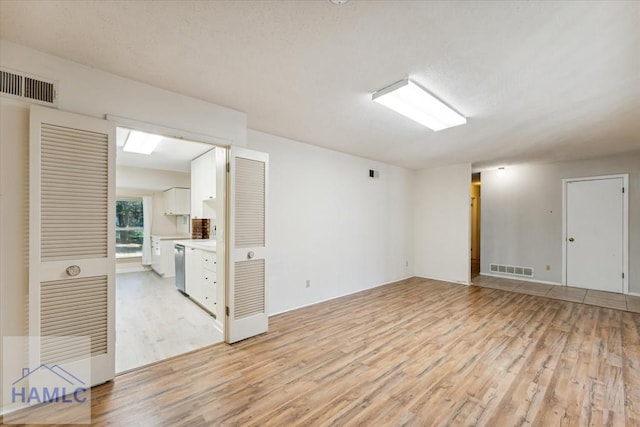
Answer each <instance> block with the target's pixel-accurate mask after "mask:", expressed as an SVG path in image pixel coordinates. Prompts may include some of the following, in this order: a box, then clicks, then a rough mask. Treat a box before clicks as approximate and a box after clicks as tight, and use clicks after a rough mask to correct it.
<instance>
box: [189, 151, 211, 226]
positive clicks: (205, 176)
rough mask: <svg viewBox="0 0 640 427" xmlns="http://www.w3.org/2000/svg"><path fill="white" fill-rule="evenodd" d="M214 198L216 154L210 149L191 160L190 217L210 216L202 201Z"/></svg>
mask: <svg viewBox="0 0 640 427" xmlns="http://www.w3.org/2000/svg"><path fill="white" fill-rule="evenodd" d="M215 198H216V154H215V150H210V151H207V152H206V153H204V154H203V155H201V156H200V157H197V158H195V159H193V160H192V161H191V217H192V218H210V217H211V215H209V214H205V212H204V203H205V202H207V201H213V200H215Z"/></svg>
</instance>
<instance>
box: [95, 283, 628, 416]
mask: <svg viewBox="0 0 640 427" xmlns="http://www.w3.org/2000/svg"><path fill="white" fill-rule="evenodd" d="M92 416H93V422H94V424H96V425H118V426H119V425H126V426H183V425H184V426H213V425H232V426H236V425H237V426H245V425H246V426H316V425H318V426H328V425H338V426H356V425H366V426H391V425H415V426H432V425H433V426H445V425H451V426H458V425H460V426H463V425H464V426H476V425H477V426H518V425H533V426H545V427H546V426H552V425H566V426H589V425H594V426H597V425H611V426H640V314H636V313H630V312H625V311H620V310H615V309H610V308H602V307H596V306H591V305H584V304H580V303H573V302H568V301H560V300H555V299H549V298H544V297H540V296H535V295H527V294H521V293H514V292H506V291H503V290H500V289H491V288H483V287H476V286H471V287H467V286H462V285H453V284H447V283H442V282H436V281H431V280H423V279H416V278H414V279H410V280H407V281H403V282H398V283H394V284H391V285H386V286H382V287H379V288H375V289H372V290H368V291H364V292H361V293H359V294H355V295H351V296H348V297H343V298H339V299H336V300H332V301H329V302H325V303H321V304H317V305H314V306H311V307H307V308H303V309H299V310H296V311H293V312H289V313H284V314H281V315H278V316H274V317H272V318H271V319H270V329H269V332H268V333H267V334H264V335H261V336H258V337H254V338H251V339H248V340H246V341H243V342H241V343H238V344H236V345H233V346H229V345H226V344H217V345H214V346H211V347H208V348H205V349H201V350H197V351H195V352H193V353H190V354H187V355H183V356H178V357H176V358H173V359H170V360H167V361H164V362H160V363H158V364H155V365H152V366H149V367H146V368H143V369H139V370H136V371H133V372H130V373H126V374H123V375H120V376H118V377H117V378H116V379H115V381H113V382H111V383H108V384H105V385H102V386H99V387H96V388H94V389H93V392H92Z"/></svg>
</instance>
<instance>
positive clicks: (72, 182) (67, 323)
mask: <svg viewBox="0 0 640 427" xmlns="http://www.w3.org/2000/svg"><path fill="white" fill-rule="evenodd" d="M115 129H116V128H115V124H113V123H111V122H108V121H106V120H99V119H95V118H90V117H85V116H80V115H77V114H70V113H66V112H62V111H58V110H52V109H47V108H41V107H32V108H31V112H30V135H29V138H30V153H29V158H30V168H29V172H30V185H29V192H30V196H29V201H30V210H29V211H30V215H29V223H30V224H29V334H30V335H31V336H35V337H41V339H40V345H39V346H35V347H34V348H31V349H30V364H31V365H35V364H47V365H49V364H58V365H65V364H69V363H73V361H77V360H78V359H85V360H86V359H87V358H90V360H91V385H96V384H100V383H103V382H105V381H108V380H110V379H112V378H113V377H114V375H115V328H114V327H115V323H114V322H115V319H114V296H115V286H114V285H115V224H114V218H115V198H114V194H115V179H114V178H115V177H114V173H115V150H114V147H115ZM50 336H85V337H90V355H86V354H79V350H78V349H77V348H73V347H69V346H60V345H58V344H56V342H57V343H59V341H56V340H49V339H47V338H45V337H50Z"/></svg>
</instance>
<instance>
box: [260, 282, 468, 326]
mask: <svg viewBox="0 0 640 427" xmlns="http://www.w3.org/2000/svg"><path fill="white" fill-rule="evenodd" d="M414 277H418V276H407V277H404V278H402V279H396V280H391V281H389V282H384V283H380V284H377V285H373V286H369V287H368V288H363V289H358V290H357V291H353V292H347V293H346V294H340V295H336V296H333V297H329V298H325V299H321V300H319V301H314V302H310V303H309V304H303V305H300V306H297V307H293V308H287V309H286V310H282V311H277V312H275V313H269V317H271V316H277V315H279V314H284V313H288V312H290V311H295V310H299V309H301V308H305V307H311V306H312V305H316V304H322V303H323V302H327V301H331V300H334V299H338V298H342V297H346V296H349V295H353V294H357V293H358V292H364V291H368V290H370V289H375V288H379V287H380V286H385V285H390V284H392V283H396V282H402V281H403V280H409V279H412V278H414ZM458 284H459V283H458Z"/></svg>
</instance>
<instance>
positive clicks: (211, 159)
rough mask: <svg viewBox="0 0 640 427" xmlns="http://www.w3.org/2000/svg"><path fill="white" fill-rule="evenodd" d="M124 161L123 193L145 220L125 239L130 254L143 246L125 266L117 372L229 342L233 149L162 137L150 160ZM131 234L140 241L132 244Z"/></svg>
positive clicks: (124, 157) (120, 173) (119, 179)
mask: <svg viewBox="0 0 640 427" xmlns="http://www.w3.org/2000/svg"><path fill="white" fill-rule="evenodd" d="M119 130H120V129H119ZM123 135H124V136H123V137H122V139H124V140H125V141H126V139H127V135H126V134H123ZM118 145H119V147H120V146H122V145H124V143H123V142H120V143H119V144H118ZM118 156H120V158H117V159H118V160H120V162H118V169H117V173H116V183H117V189H116V190H117V193H118V194H119V197H120V196H122V197H124V198H127V200H134V201H135V200H137V199H139V200H140V206H139V207H138V206H137V205H136V207H138V209H137V210H134V209H133V208H131V209H130V211H132V212H134V213H135V214H136V215H137V216H136V219H137V221H136V222H135V223H134V222H132V221H129V223H127V225H128V226H129V227H128V228H127V229H126V230H125V229H124V228H123V229H122V231H120V234H119V235H118V239H121V240H122V242H121V243H120V246H122V248H123V249H122V251H123V252H124V249H127V250H128V251H129V252H132V251H133V250H132V249H131V248H130V247H131V246H135V242H138V241H139V242H138V243H139V248H138V249H135V251H136V253H135V254H134V253H129V254H127V255H123V256H122V257H121V258H120V259H118V264H117V270H118V274H117V275H116V330H117V334H116V371H117V372H119V373H122V372H126V371H128V370H130V369H134V368H137V367H139V366H143V365H146V364H149V363H153V362H156V361H158V360H162V359H165V358H168V357H172V356H175V355H178V354H182V353H185V352H188V351H192V350H195V349H197V348H201V347H204V346H208V345H212V344H215V343H218V342H222V341H223V339H224V320H225V316H224V306H225V304H224V301H225V287H224V280H225V276H224V274H225V273H224V262H222V260H223V259H224V258H222V257H224V233H223V232H220V231H219V230H224V219H225V215H224V214H225V195H226V182H225V179H226V167H225V164H226V150H225V149H222V148H219V147H215V146H213V145H208V144H203V143H196V142H191V141H184V140H175V139H171V138H161V141H160V143H159V144H158V145H157V147H156V149H155V150H154V151H153V152H152V153H150V154H137V155H136V156H137V157H134V156H132V155H131V154H130V153H126V152H123V150H121V149H119V151H118ZM144 199H149V200H150V202H149V201H148V200H144ZM145 202H148V204H146V203H145ZM127 203H129V204H131V203H133V202H127ZM127 206H129V205H127ZM143 217H144V221H143V220H142V218H143ZM142 223H144V226H142ZM131 224H135V225H136V226H140V227H138V228H139V230H131V228H132V227H131ZM124 233H128V234H127V236H128V237H131V235H132V234H133V235H134V237H135V238H129V239H128V240H127V241H126V242H125V241H124V239H122V237H123V236H125V234H124ZM117 246H118V245H117ZM136 266H137V267H136Z"/></svg>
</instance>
